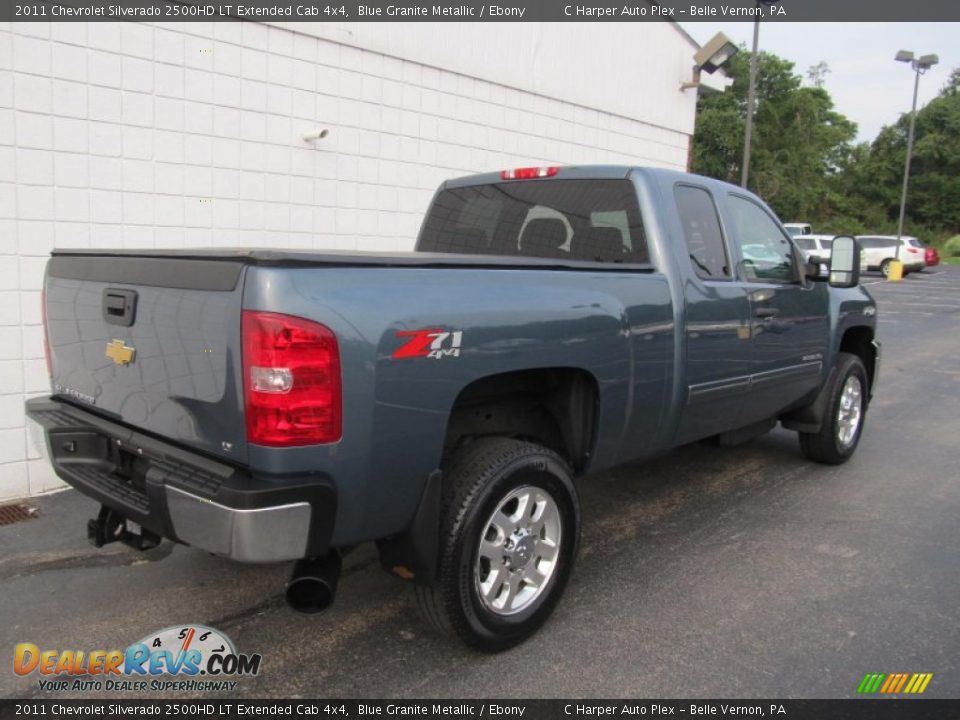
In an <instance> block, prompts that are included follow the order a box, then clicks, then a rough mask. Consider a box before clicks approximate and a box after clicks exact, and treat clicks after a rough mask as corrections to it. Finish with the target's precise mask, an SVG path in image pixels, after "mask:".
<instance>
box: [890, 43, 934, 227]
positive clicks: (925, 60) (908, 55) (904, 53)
mask: <svg viewBox="0 0 960 720" xmlns="http://www.w3.org/2000/svg"><path fill="white" fill-rule="evenodd" d="M894 60H896V61H897V62H904V63H910V66H911V67H912V68H913V72H914V73H915V74H916V77H915V78H914V81H913V106H912V107H911V108H910V131H909V133H908V134H907V159H906V161H905V162H904V164H903V191H902V192H901V193H900V220H899V221H898V222H897V242H898V243H899V241H900V239H901V238H902V237H903V216H904V214H905V212H906V209H907V186H908V185H909V183H910V156H911V155H912V154H913V130H914V127H916V124H917V91H918V90H919V89H920V76H921V75H923V74H924V73H925V72H926V71H927V70H929V69H930V68H932V67H933V66H934V65H936V64H937V63H938V62H940V58H938V57H937V56H936V55H921V56H920V57H919V58H914V56H913V53H912V52H911V51H909V50H901V51H900V52H898V53H897V55H896V57H895V58H894Z"/></svg>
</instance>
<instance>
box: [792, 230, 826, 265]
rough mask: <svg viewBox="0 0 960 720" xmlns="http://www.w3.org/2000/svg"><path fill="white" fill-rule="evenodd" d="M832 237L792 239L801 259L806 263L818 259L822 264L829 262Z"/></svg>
mask: <svg viewBox="0 0 960 720" xmlns="http://www.w3.org/2000/svg"><path fill="white" fill-rule="evenodd" d="M833 238H834V236H833V235H798V236H797V237H795V238H794V239H793V242H794V243H796V245H797V247H798V248H800V252H802V253H803V258H804V260H806V261H807V262H809V261H810V260H811V258H819V259H820V260H821V261H823V262H829V260H830V251H831V248H832V247H833Z"/></svg>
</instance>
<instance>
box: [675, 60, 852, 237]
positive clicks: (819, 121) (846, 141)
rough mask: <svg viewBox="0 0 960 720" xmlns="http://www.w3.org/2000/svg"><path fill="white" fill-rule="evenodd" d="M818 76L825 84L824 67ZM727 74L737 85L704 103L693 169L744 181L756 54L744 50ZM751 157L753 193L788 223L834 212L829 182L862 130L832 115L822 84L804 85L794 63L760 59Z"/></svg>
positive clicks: (701, 102)
mask: <svg viewBox="0 0 960 720" xmlns="http://www.w3.org/2000/svg"><path fill="white" fill-rule="evenodd" d="M820 70H821V71H822V72H821V73H820V77H821V79H822V74H823V72H825V71H826V69H825V68H820ZM727 74H728V75H729V76H730V77H732V78H733V80H734V83H733V86H732V87H731V88H730V89H728V90H727V92H725V93H717V94H713V95H704V96H701V98H700V99H699V101H698V108H697V127H696V132H695V134H694V141H693V142H694V146H693V147H694V151H693V168H694V171H695V172H698V173H701V174H703V175H709V176H712V177H717V178H721V179H724V180H727V181H729V182H734V183H736V182H739V179H740V167H741V161H742V157H743V137H744V126H745V122H746V105H747V91H748V82H749V76H750V53H748V52H746V51H743V50H741V52H739V53H737V54H736V55H735V56H734V57H733V58H732V60H731V63H730V65H729V67H728V68H727ZM753 127H754V130H753V135H754V138H753V148H752V152H751V158H750V178H749V180H748V184H749V187H750V189H752V190H754V191H756V192H758V193H759V194H760V195H761V196H763V197H764V199H765V200H767V202H769V203H770V204H771V205H772V206H773V208H774V209H775V210H776V211H777V213H778V214H779V215H780V216H781V217H782V218H784V219H785V220H801V219H815V218H819V217H822V216H824V215H825V214H829V212H830V208H831V205H832V203H833V199H832V198H831V187H830V183H829V180H830V178H831V177H832V176H834V175H835V174H837V173H838V172H839V171H840V170H841V169H842V168H843V167H846V166H847V165H848V164H849V161H850V155H851V152H852V147H851V145H850V143H851V141H852V140H853V138H854V137H855V136H856V125H855V124H854V123H852V122H851V121H850V120H848V119H847V118H845V117H844V116H843V115H841V114H839V113H837V112H836V111H835V110H834V109H833V101H832V99H831V97H830V94H829V93H828V92H827V91H826V90H825V89H824V88H823V87H821V86H816V85H815V86H814V87H804V86H803V83H802V78H801V77H800V76H799V75H797V74H796V73H795V72H794V64H793V63H791V62H789V61H788V60H785V59H783V58H781V57H778V56H776V55H774V54H772V53H767V52H761V53H760V54H759V56H758V74H757V105H756V111H755V115H754V126H753Z"/></svg>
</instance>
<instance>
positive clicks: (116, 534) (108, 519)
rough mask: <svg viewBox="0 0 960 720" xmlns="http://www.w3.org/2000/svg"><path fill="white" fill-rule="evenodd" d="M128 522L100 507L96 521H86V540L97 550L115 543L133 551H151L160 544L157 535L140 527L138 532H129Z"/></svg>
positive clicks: (122, 517) (113, 512) (115, 512)
mask: <svg viewBox="0 0 960 720" xmlns="http://www.w3.org/2000/svg"><path fill="white" fill-rule="evenodd" d="M128 522H129V521H128V520H127V518H125V517H124V516H123V515H121V514H120V513H118V512H117V511H116V510H111V509H110V508H108V507H107V506H106V505H101V506H100V514H99V515H97V518H96V520H94V519H90V520H87V539H88V540H89V541H90V544H91V545H93V546H94V547H98V548H100V547H103V546H104V545H106V544H108V543H112V542H117V541H119V542H122V543H123V544H124V545H128V546H130V547H132V548H133V549H134V550H151V549H152V548H155V547H156V546H157V545H159V544H160V540H161V537H160V536H159V535H157V534H156V533H152V532H150V531H149V530H147V529H146V528H144V527H140V526H137V527H138V529H139V532H136V531H134V530H131V529H130V528H129V527H128V525H127V523H128Z"/></svg>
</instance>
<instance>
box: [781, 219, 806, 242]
mask: <svg viewBox="0 0 960 720" xmlns="http://www.w3.org/2000/svg"><path fill="white" fill-rule="evenodd" d="M783 227H784V229H785V230H786V231H787V232H788V233H790V237H792V238H795V237H799V236H800V235H810V234H811V233H812V232H813V226H812V225H809V224H808V223H784V224H783Z"/></svg>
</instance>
